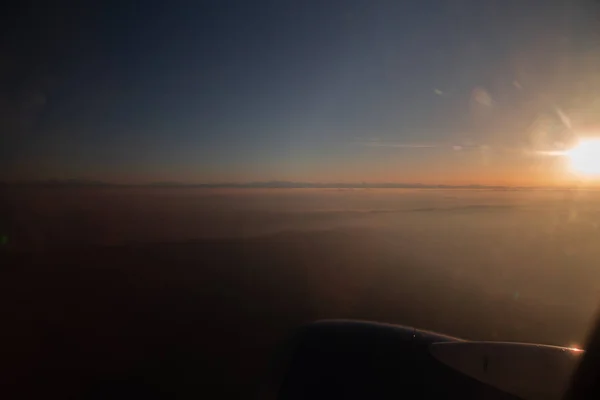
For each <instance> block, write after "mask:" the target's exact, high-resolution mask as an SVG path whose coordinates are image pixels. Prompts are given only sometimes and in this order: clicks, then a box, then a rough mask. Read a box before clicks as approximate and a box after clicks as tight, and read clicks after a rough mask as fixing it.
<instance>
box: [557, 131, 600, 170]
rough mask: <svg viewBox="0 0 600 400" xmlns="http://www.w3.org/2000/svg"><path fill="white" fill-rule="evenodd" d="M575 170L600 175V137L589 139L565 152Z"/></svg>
mask: <svg viewBox="0 0 600 400" xmlns="http://www.w3.org/2000/svg"><path fill="white" fill-rule="evenodd" d="M565 155H566V156H567V157H568V158H569V161H570V164H571V168H572V169H573V171H574V172H576V173H580V174H583V175H598V176H600V139H588V140H583V141H581V142H579V144H578V145H577V146H575V147H574V148H572V149H571V150H568V151H566V152H565Z"/></svg>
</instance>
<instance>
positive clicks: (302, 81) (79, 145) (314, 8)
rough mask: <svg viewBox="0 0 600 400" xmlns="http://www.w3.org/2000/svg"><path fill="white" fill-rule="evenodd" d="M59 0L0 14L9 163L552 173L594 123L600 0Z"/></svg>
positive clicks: (136, 172)
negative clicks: (564, 155) (564, 154)
mask: <svg viewBox="0 0 600 400" xmlns="http://www.w3.org/2000/svg"><path fill="white" fill-rule="evenodd" d="M24 3H27V4H24ZM46 3H47V2H36V1H29V2H20V3H18V4H17V5H14V6H12V7H10V8H6V9H4V10H2V11H3V12H1V13H0V14H1V15H2V17H1V19H2V20H1V21H0V22H1V24H0V26H2V28H0V29H1V32H0V33H1V37H2V40H1V41H0V130H1V131H2V133H1V135H0V146H1V147H0V168H1V169H0V171H1V172H0V179H2V180H8V181H13V180H32V179H33V180H36V179H51V178H52V179H67V178H80V179H94V180H102V181H108V182H115V183H126V182H128V183H146V182H158V181H160V182H163V181H167V182H171V181H173V182H182V183H201V182H209V183H215V182H251V181H270V180H289V181H302V182H374V183H377V182H408V183H417V182H420V183H428V184H431V183H439V184H505V185H545V184H553V183H561V182H570V181H571V180H573V179H575V177H574V176H573V174H572V173H571V172H569V168H568V166H567V165H566V160H565V157H557V156H550V155H549V154H550V153H552V152H557V151H563V150H565V149H568V148H569V147H570V146H573V145H574V143H576V142H577V141H578V140H579V139H580V138H581V137H587V136H595V129H597V128H599V129H600V120H599V118H600V117H598V116H600V97H598V95H597V94H598V93H600V75H599V74H598V72H597V71H600V3H598V2H596V1H593V0H576V1H563V0H539V1H538V0H527V1H523V0H503V1H492V0H461V1H433V0H419V1H384V0H368V1H358V0H327V1H323V0H320V1H309V0H302V1H301V0H272V1H256V2H254V1H253V2H250V1H246V0H241V1H233V0H219V1H217V0H214V1H169V2H165V1H153V0H146V1H144V2H131V1H126V0H123V1H114V2H113V1H106V2H92V1H88V2H86V1H77V2H73V1H57V2H53V4H52V5H49V4H46ZM99 3H101V4H99ZM3 7H9V6H3ZM599 132H600V130H599Z"/></svg>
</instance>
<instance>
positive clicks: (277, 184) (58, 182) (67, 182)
mask: <svg viewBox="0 0 600 400" xmlns="http://www.w3.org/2000/svg"><path fill="white" fill-rule="evenodd" d="M0 186H73V187H86V186H87V187H163V188H164V187H171V188H176V187H180V188H185V187H189V188H194V187H195V188H207V189H210V188H214V189H216V188H232V189H233V188H248V189H270V188H273V189H302V188H306V189H310V188H314V189H505V190H508V189H513V190H527V189H555V190H567V189H600V184H597V185H591V184H585V185H583V184H579V185H577V184H564V185H488V184H479V183H471V184H442V183H439V184H438V183H431V184H429V183H408V182H303V181H282V180H271V181H251V182H213V183H210V182H199V183H183V182H176V181H173V182H170V181H164V182H161V181H159V182H148V183H114V182H107V181H100V180H90V179H37V180H17V181H0Z"/></svg>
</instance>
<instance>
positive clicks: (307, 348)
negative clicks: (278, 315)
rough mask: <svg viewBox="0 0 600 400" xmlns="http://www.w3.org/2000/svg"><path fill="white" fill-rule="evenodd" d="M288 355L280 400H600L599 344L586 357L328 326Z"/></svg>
mask: <svg viewBox="0 0 600 400" xmlns="http://www.w3.org/2000/svg"><path fill="white" fill-rule="evenodd" d="M599 332H600V331H599ZM599 335H600V333H599V334H598V335H596V334H593V335H592V339H593V338H595V337H597V336H599ZM594 346H596V347H598V349H596V347H594ZM286 348H287V350H288V353H287V356H285V357H283V358H282V360H283V362H284V363H285V368H284V369H285V371H286V372H285V376H284V377H283V379H282V383H281V386H280V389H279V393H278V398H279V399H403V398H410V399H422V398H436V399H439V398H457V399H465V400H468V399H492V400H495V399H505V400H515V399H520V400H538V399H545V400H560V399H563V398H568V399H570V400H571V399H572V400H579V399H591V398H600V397H598V396H592V394H595V393H599V392H598V391H596V392H593V390H597V389H598V388H600V381H599V380H598V379H596V378H598V377H600V371H599V369H598V368H597V367H598V366H600V364H599V363H598V361H600V357H598V354H599V353H600V343H597V344H596V343H595V341H594V340H592V341H590V343H589V344H588V351H587V352H586V351H582V350H579V349H570V348H565V347H557V346H546V345H539V344H527V343H506V342H472V341H465V340H461V339H459V338H454V337H449V336H446V335H442V334H438V333H434V332H427V331H423V330H419V329H415V328H411V327H406V326H398V325H389V324H380V323H373V322H364V321H347V320H326V321H317V322H315V323H312V324H309V325H307V326H304V327H302V328H301V329H300V330H299V331H298V332H297V333H296V334H295V336H294V337H293V338H292V339H291V340H290V341H289V343H288V344H287V347H286Z"/></svg>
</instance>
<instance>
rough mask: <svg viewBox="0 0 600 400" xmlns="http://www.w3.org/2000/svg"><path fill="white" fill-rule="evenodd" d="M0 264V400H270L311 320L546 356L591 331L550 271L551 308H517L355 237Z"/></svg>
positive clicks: (103, 250) (530, 300)
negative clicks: (514, 344) (280, 360)
mask: <svg viewBox="0 0 600 400" xmlns="http://www.w3.org/2000/svg"><path fill="white" fill-rule="evenodd" d="M0 257H1V259H0V260H1V263H0V265H1V268H0V307H1V316H2V324H1V331H0V332H1V334H0V337H1V340H0V346H1V347H0V354H1V355H2V356H1V357H0V380H1V385H0V392H1V393H0V396H2V398H31V397H36V398H41V397H42V396H44V397H47V396H48V395H49V394H51V395H52V396H51V397H57V398H73V397H75V398H80V397H83V398H98V397H101V396H100V395H108V396H110V397H112V398H115V397H117V398H118V397H119V396H121V395H122V396H123V397H128V398H133V397H131V396H132V395H139V394H143V393H146V392H149V393H166V394H169V397H177V398H198V397H200V396H206V395H208V394H209V393H210V394H212V393H215V391H214V390H215V389H216V393H220V395H219V397H240V396H244V397H245V398H251V397H256V396H261V397H270V396H272V394H273V393H274V391H275V389H276V381H275V383H274V382H273V380H272V379H269V377H271V376H277V374H276V373H277V372H278V371H279V367H278V364H276V363H272V362H271V360H272V359H273V356H274V354H275V351H276V349H277V345H278V343H280V342H281V341H282V340H283V339H284V338H285V337H286V335H287V334H288V333H289V332H290V331H291V330H292V329H294V328H295V327H297V326H298V325H300V324H302V323H304V322H307V321H311V320H314V319H317V318H330V317H338V318H345V317H348V318H362V319H370V320H380V321H387V322H394V323H402V324H408V325H414V326H418V327H421V328H426V329H432V330H438V331H443V332H446V333H449V334H453V335H458V336H462V337H467V338H474V339H495V340H500V339H505V340H523V341H539V342H544V343H556V344H567V343H569V342H571V341H573V340H582V339H583V337H584V335H585V331H586V328H587V323H588V320H589V319H586V318H581V317H580V316H578V315H577V313H573V312H572V309H571V308H570V305H569V304H570V303H569V302H568V301H565V300H564V299H567V298H569V296H570V297H576V295H575V293H576V290H577V289H576V287H577V285H576V281H577V279H580V278H578V277H577V276H573V274H569V273H567V272H565V273H564V274H563V275H560V276H558V275H556V274H557V272H556V271H554V272H552V271H549V273H554V274H555V275H554V278H553V279H557V280H561V279H562V281H563V282H562V286H563V287H564V288H565V290H563V291H562V292H561V296H560V297H561V298H560V299H558V300H556V301H554V302H549V301H548V298H551V297H552V295H551V294H548V296H547V297H546V298H543V297H540V295H539V294H540V293H547V287H545V288H544V287H541V286H540V287H539V288H536V287H535V285H531V284H530V285H529V286H530V287H529V289H530V290H529V292H530V293H531V295H530V296H529V297H528V296H522V297H521V298H519V299H518V300H516V299H515V298H513V297H511V296H503V295H493V294H490V293H487V292H484V291H482V290H481V289H480V287H481V285H479V284H478V282H477V281H476V280H475V281H474V280H470V279H468V278H461V279H457V278H456V277H455V275H452V272H451V271H445V272H444V271H432V270H431V268H428V267H427V266H425V265H418V264H416V263H415V261H414V260H411V259H407V258H402V256H400V255H398V253H397V252H391V251H390V249H389V247H388V245H384V244H382V243H380V242H378V241H377V240H375V239H374V238H371V237H370V235H369V234H368V232H362V231H350V230H348V231H321V232H309V233H282V234H278V235H273V236H265V237H259V238H252V239H235V240H234V239H231V240H226V239H219V240H216V239H215V240H204V241H197V242H190V243H174V244H155V245H150V244H145V245H128V246H115V247H90V248H87V249H84V248H81V249H78V250H66V249H65V250H61V251H54V252H50V251H46V252H34V253H17V252H10V253H9V252H5V253H4V254H0ZM540 285H544V283H543V282H542V283H540ZM569 290H571V291H572V293H571V294H570V293H569ZM209 390H210V392H209ZM146 398H149V397H148V396H146ZM150 398H151V396H150Z"/></svg>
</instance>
